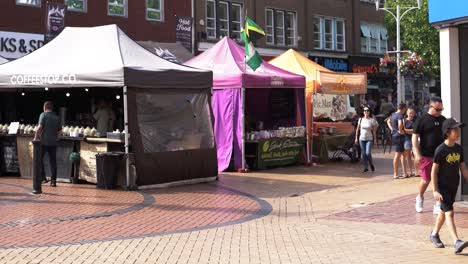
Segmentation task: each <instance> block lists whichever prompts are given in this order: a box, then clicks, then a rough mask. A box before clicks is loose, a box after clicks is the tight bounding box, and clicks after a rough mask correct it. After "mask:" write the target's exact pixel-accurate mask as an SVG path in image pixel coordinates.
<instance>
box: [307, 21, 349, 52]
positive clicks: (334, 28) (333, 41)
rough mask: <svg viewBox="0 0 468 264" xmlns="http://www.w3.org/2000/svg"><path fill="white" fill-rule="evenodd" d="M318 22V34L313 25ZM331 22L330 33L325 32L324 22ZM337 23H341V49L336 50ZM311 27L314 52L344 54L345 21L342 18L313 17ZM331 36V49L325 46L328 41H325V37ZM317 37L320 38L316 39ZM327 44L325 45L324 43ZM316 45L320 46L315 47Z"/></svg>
mask: <svg viewBox="0 0 468 264" xmlns="http://www.w3.org/2000/svg"><path fill="white" fill-rule="evenodd" d="M317 20H318V22H319V23H318V24H319V32H316V31H315V24H316V22H317ZM326 21H331V32H330V33H326V32H325V22H326ZM338 22H341V23H343V34H342V37H343V48H342V49H338V33H337V32H338V30H337V25H338ZM313 27H314V49H316V50H327V51H340V52H346V20H345V19H343V18H338V17H327V16H314V20H313ZM329 34H331V47H327V46H326V44H327V43H328V41H327V40H326V37H327V35H329ZM317 36H319V37H320V38H319V39H317ZM326 42H327V43H326ZM317 44H320V45H319V47H317Z"/></svg>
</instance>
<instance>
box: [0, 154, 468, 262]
mask: <svg viewBox="0 0 468 264" xmlns="http://www.w3.org/2000/svg"><path fill="white" fill-rule="evenodd" d="M391 158H392V156H391V155H388V154H387V155H383V154H382V153H378V152H377V153H376V155H375V156H374V159H375V162H376V166H377V171H376V172H375V173H373V174H361V173H360V171H361V170H362V167H361V165H359V164H350V163H349V162H341V163H330V164H325V165H319V166H315V167H310V168H306V167H287V168H279V169H275V170H269V171H259V172H253V173H248V174H236V173H234V174H223V175H221V176H220V180H219V181H218V182H216V183H210V184H200V185H194V186H185V187H177V188H169V189H164V190H151V191H146V192H140V193H134V192H131V193H126V192H117V193H116V194H114V193H113V192H114V191H102V190H96V189H94V187H93V186H86V185H78V186H71V185H62V184H61V185H60V186H59V188H57V189H49V188H48V187H46V188H45V190H46V192H47V195H48V196H47V195H44V196H41V197H39V198H34V197H33V196H31V195H29V194H28V191H29V189H28V184H24V183H20V182H18V180H12V179H5V178H0V224H1V223H11V222H12V221H14V219H16V218H17V219H22V220H24V221H26V222H24V224H16V225H7V226H2V225H0V234H1V237H0V243H4V248H0V263H1V264H3V263H7V264H23V263H25V264H26V263H41V264H46V263H54V264H55V263H59V264H67V263H76V264H88V263H92V264H95V263H97V264H101V263H103V264H105V263H112V264H114V263H125V264H127V263H174V264H175V263H202V264H205V263H213V264H218V263H233V264H234V263H236V264H244V263H252V264H257V263H281V264H289V263H291V264H296V263H304V264H309V263H318V264H330V263H339V264H343V263H346V264H348V263H359V264H362V263H378V264H386V263H424V264H427V263H450V264H458V263H460V264H461V263H467V260H468V258H467V257H468V253H464V254H462V255H454V254H453V243H452V242H451V241H450V240H451V239H450V237H449V235H448V232H447V230H446V228H445V227H444V228H443V229H442V232H441V239H442V240H443V241H444V242H445V243H446V246H447V248H445V249H434V248H433V246H432V245H431V243H430V242H429V241H428V234H429V233H430V231H431V225H432V221H433V217H432V215H431V206H432V201H430V197H429V193H428V197H427V199H428V200H427V201H426V204H425V212H424V213H423V214H416V213H415V212H414V204H413V202H414V196H415V193H416V187H417V183H418V180H419V179H414V178H413V179H407V180H398V181H395V180H392V176H391V171H392V170H391ZM226 187H228V188H226ZM230 188H232V189H230ZM236 190H239V191H242V192H238V191H236ZM62 191H63V192H62ZM55 192H57V193H61V194H63V197H60V198H58V197H57V196H53V195H52V194H54V193H55ZM92 192H95V193H92ZM111 194H112V195H111ZM67 195H68V198H66V197H67ZM72 195H73V196H75V197H72ZM120 195H122V197H121V198H122V200H116V201H113V200H112V197H116V196H120ZM128 195H133V197H127V196H128ZM94 196H99V197H101V198H102V199H97V200H91V201H90V202H89V204H88V205H86V204H84V205H82V206H84V207H80V206H79V205H77V204H76V203H75V204H71V202H70V201H75V202H77V201H80V199H83V200H85V199H93V197H94ZM256 197H258V198H256ZM46 198H47V199H48V200H45V199H46ZM126 198H128V199H129V201H130V202H119V201H125V199H126ZM62 199H63V200H62ZM54 200H60V201H61V203H58V204H55V203H53V202H52V201H54ZM105 201H107V202H105ZM93 203H94V206H96V208H93ZM106 203H107V204H106ZM360 203H362V204H368V205H369V206H365V207H361V208H354V207H353V206H354V205H355V204H360ZM31 205H33V206H31ZM34 205H35V206H44V207H42V209H43V210H45V211H48V212H50V216H53V217H56V218H49V217H48V214H47V212H38V214H37V215H36V214H34V213H31V212H29V216H28V219H25V218H26V217H25V215H26V214H22V213H21V212H19V211H20V209H21V208H28V206H29V208H33V207H34ZM70 206H76V208H77V211H73V210H72V209H70V208H67V207H70ZM456 206H457V208H459V209H460V211H461V214H459V215H458V217H457V221H458V222H459V223H460V225H461V226H460V228H459V230H458V231H459V234H460V236H461V237H462V238H465V239H468V228H465V227H466V224H465V221H466V219H467V215H466V214H465V209H464V208H465V207H464V205H463V204H460V203H459V204H457V205H456ZM86 207H87V208H88V209H86ZM5 208H9V210H11V211H14V210H15V208H16V209H17V210H18V212H15V213H16V218H15V217H12V215H14V213H13V212H8V214H9V215H10V216H9V218H8V219H3V218H2V215H3V214H4V212H6V211H5ZM59 208H61V210H63V214H57V213H55V215H54V214H53V213H54V212H56V211H57V210H59ZM80 208H81V209H80ZM91 209H92V210H91ZM41 214H42V216H41ZM5 215H7V214H5ZM83 215H84V216H86V218H80V217H82V216H83ZM39 216H41V217H39ZM57 217H58V219H59V220H57ZM65 217H69V218H68V219H72V220H67V219H63V218H65ZM236 219H237V220H236ZM43 220H46V221H45V222H40V223H31V221H43ZM28 221H29V223H28ZM216 223H217V224H216ZM194 226H197V227H194ZM192 227H194V228H192ZM55 229H57V230H58V231H55ZM154 230H156V231H157V232H156V233H151V232H154ZM26 231H27V232H26ZM39 233H40V234H39ZM140 233H144V234H145V235H138V234H140ZM135 234H137V235H136V236H134V235H135ZM119 236H120V237H119ZM42 237H44V239H45V240H47V241H46V242H44V241H43V239H42ZM58 238H60V239H59V240H61V241H62V242H64V243H59V244H55V242H54V239H55V240H58ZM74 239H77V240H76V241H78V243H76V244H74V243H71V242H73V241H75V240H74ZM85 239H96V240H94V241H88V242H87V243H85V242H86V241H84V240H85ZM8 241H9V243H10V245H11V243H12V242H13V243H16V245H23V246H22V247H20V248H16V247H11V246H10V247H8V248H5V244H6V243H7V242H8ZM37 241H40V242H41V243H42V242H44V243H48V244H47V245H45V244H44V243H42V244H41V245H42V246H40V247H34V246H27V245H32V244H34V245H37Z"/></svg>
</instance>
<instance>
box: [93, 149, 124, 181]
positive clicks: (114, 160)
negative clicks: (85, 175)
mask: <svg viewBox="0 0 468 264" xmlns="http://www.w3.org/2000/svg"><path fill="white" fill-rule="evenodd" d="M123 157H124V154H122V153H115V152H105V153H99V154H96V174H97V179H96V180H97V182H96V188H98V189H115V188H116V182H117V173H118V169H119V163H120V161H121V160H122V159H123Z"/></svg>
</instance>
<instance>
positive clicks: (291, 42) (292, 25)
mask: <svg viewBox="0 0 468 264" xmlns="http://www.w3.org/2000/svg"><path fill="white" fill-rule="evenodd" d="M285 21H286V45H287V46H296V14H295V13H292V12H287V13H286V19H285Z"/></svg>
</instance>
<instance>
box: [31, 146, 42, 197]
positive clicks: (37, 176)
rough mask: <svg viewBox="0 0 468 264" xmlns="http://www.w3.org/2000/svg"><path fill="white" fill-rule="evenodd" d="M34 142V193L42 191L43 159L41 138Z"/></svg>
mask: <svg viewBox="0 0 468 264" xmlns="http://www.w3.org/2000/svg"><path fill="white" fill-rule="evenodd" d="M32 144H33V171H32V174H33V175H32V177H33V191H32V193H33V194H41V193H42V176H41V175H42V173H41V170H42V160H41V145H40V141H39V140H35V141H33V142H32Z"/></svg>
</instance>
